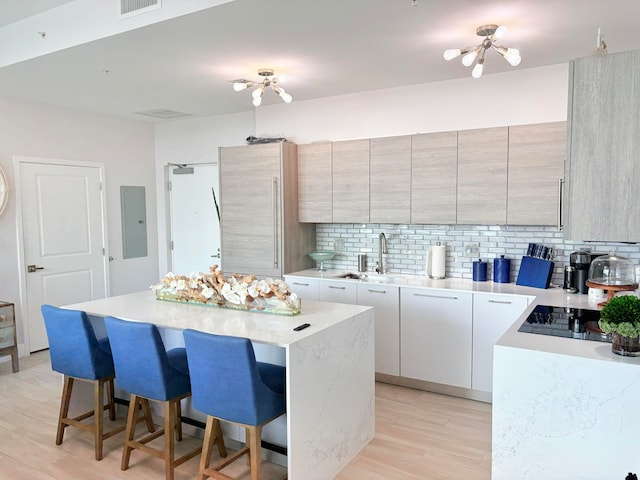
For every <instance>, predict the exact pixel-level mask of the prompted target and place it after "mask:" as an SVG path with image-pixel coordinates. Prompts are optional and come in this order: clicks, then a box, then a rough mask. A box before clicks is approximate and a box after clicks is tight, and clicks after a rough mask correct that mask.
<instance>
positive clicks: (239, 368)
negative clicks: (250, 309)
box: [184, 329, 285, 425]
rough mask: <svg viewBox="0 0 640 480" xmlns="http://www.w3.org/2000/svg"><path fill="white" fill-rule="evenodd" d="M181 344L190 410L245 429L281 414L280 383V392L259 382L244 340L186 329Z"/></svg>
mask: <svg viewBox="0 0 640 480" xmlns="http://www.w3.org/2000/svg"><path fill="white" fill-rule="evenodd" d="M184 340H185V346H186V348H187V359H188V361H189V371H190V372H191V394H192V398H193V406H194V408H196V409H198V410H200V411H201V412H204V413H206V414H207V415H212V416H214V417H217V418H220V419H224V420H229V421H232V422H237V423H243V424H245V425H261V424H263V423H264V422H266V421H268V420H270V419H272V418H274V417H276V416H278V415H280V414H282V413H284V411H285V395H284V393H283V391H284V384H283V383H284V382H281V385H282V391H281V392H277V391H274V390H272V389H271V388H269V387H268V386H267V385H266V384H265V383H264V382H263V380H262V378H261V373H260V369H259V367H258V364H257V362H256V358H255V354H254V351H253V346H252V345H251V342H250V341H249V340H248V339H246V338H239V337H228V336H224V335H213V334H209V333H203V332H199V331H196V330H190V329H187V330H185V331H184ZM274 367H275V366H274ZM275 368H277V369H279V371H282V372H284V370H283V369H282V367H275ZM266 371H267V372H268V371H269V369H266ZM282 377H283V378H282V380H284V375H283V376H282Z"/></svg>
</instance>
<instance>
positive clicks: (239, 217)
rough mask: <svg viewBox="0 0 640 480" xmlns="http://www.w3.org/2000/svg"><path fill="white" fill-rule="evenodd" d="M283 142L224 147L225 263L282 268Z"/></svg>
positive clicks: (261, 270)
mask: <svg viewBox="0 0 640 480" xmlns="http://www.w3.org/2000/svg"><path fill="white" fill-rule="evenodd" d="M280 159H281V152H280V144H278V143H273V144H264V145H253V146H251V147H228V148H222V149H220V206H221V209H220V214H221V223H222V229H221V231H222V267H223V268H224V270H225V271H226V272H227V273H228V274H231V273H234V272H239V273H252V272H256V273H257V274H262V275H265V276H271V275H277V274H279V272H280V268H279V264H280V260H281V257H280V252H279V249H278V244H279V241H280V238H279V237H280V234H279V232H280V226H281V220H280V215H279V205H278V204H279V189H280V179H281V175H280Z"/></svg>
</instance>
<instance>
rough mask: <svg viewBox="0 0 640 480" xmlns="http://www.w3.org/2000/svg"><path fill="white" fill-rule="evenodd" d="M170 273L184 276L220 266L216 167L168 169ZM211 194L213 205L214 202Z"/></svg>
mask: <svg viewBox="0 0 640 480" xmlns="http://www.w3.org/2000/svg"><path fill="white" fill-rule="evenodd" d="M169 180H170V182H171V183H170V185H171V189H170V194H169V199H170V205H171V206H170V215H171V242H172V250H171V270H172V271H173V272H174V273H179V274H183V275H188V274H189V273H191V272H207V271H208V270H209V267H210V266H211V265H213V264H218V265H219V264H220V220H219V218H218V213H217V210H216V203H215V201H217V202H218V205H220V196H219V192H220V189H219V187H218V165H217V164H206V165H204V164H202V165H188V166H187V167H185V168H180V167H171V168H170V170H169ZM214 193H215V201H214Z"/></svg>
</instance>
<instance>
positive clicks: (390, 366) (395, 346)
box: [358, 284, 400, 376]
mask: <svg viewBox="0 0 640 480" xmlns="http://www.w3.org/2000/svg"><path fill="white" fill-rule="evenodd" d="M358 305H366V306H369V307H374V308H375V317H376V321H375V323H376V329H375V331H376V372H377V373H383V374H385V375H394V376H398V375H400V288H399V287H396V286H394V285H365V284H358Z"/></svg>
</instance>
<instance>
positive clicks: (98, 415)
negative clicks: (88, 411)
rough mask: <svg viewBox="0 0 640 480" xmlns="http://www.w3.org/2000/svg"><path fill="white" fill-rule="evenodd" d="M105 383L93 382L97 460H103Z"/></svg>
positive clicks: (94, 432) (94, 434)
mask: <svg viewBox="0 0 640 480" xmlns="http://www.w3.org/2000/svg"><path fill="white" fill-rule="evenodd" d="M103 412H104V382H102V381H101V380H98V381H95V382H93V417H94V418H93V422H94V424H93V439H94V440H93V441H94V447H95V456H96V460H102V439H103V436H102V431H103V429H104V419H103V417H104V415H103Z"/></svg>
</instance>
